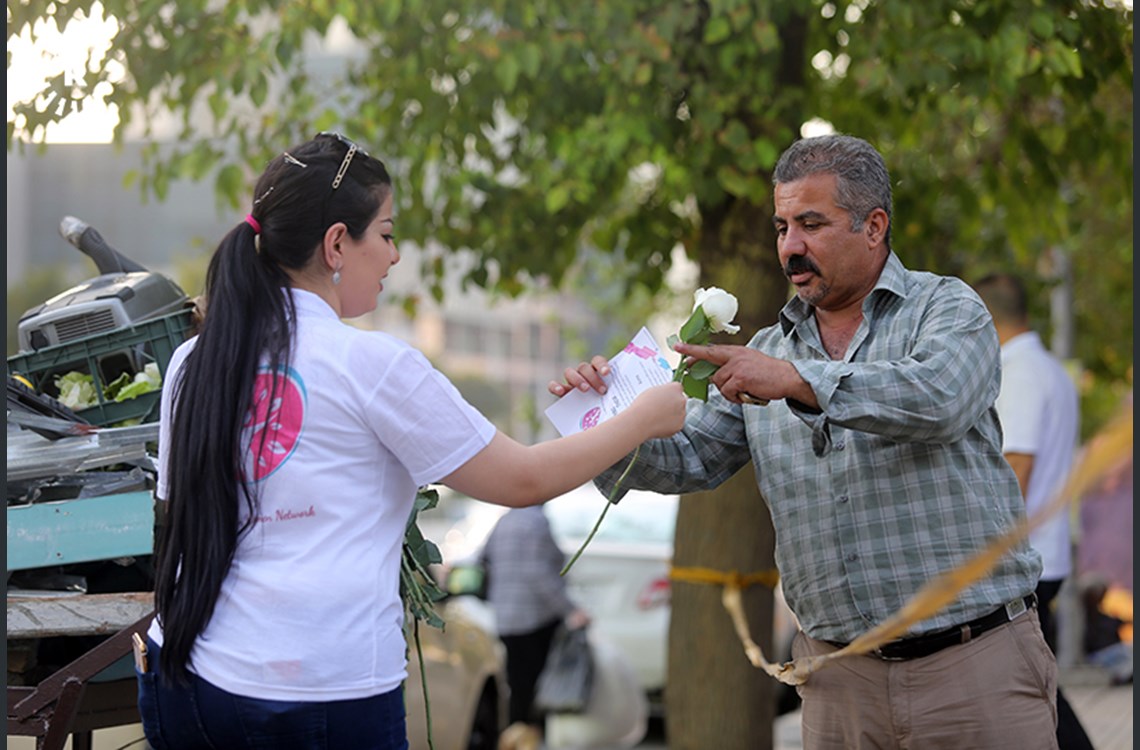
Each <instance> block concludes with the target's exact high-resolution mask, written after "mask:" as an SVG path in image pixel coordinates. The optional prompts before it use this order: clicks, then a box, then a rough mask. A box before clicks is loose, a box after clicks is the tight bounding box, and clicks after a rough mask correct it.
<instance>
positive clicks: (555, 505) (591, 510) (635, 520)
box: [546, 485, 678, 544]
mask: <svg viewBox="0 0 1140 750" xmlns="http://www.w3.org/2000/svg"><path fill="white" fill-rule="evenodd" d="M677 503H678V498H677V496H676V495H658V494H657V493H654V492H641V491H636V490H635V491H631V492H630V493H629V494H627V495H626V496H625V497H624V498H622V500H621V502H619V503H618V504H617V505H615V506H614V507H612V508H610V509H609V511H608V512H607V513H606V517H605V519H604V520H603V521H602V524H601V526H600V527H599V528H598V531H597V533H596V534H595V535H594V541H601V542H606V541H609V542H623V543H635V544H672V543H673V529H674V527H675V526H676V525H677ZM605 506H606V499H605V497H603V496H602V494H601V493H600V492H599V491H598V490H597V489H596V488H594V487H593V485H589V486H586V487H582V488H579V489H577V490H575V491H574V492H570V493H568V494H566V495H562V496H561V497H556V498H555V499H553V500H551V501H550V502H549V503H547V504H546V517H547V518H548V519H549V521H550V529H551V531H552V532H553V533H554V536H555V537H556V538H557V539H559V540H562V541H567V540H581V539H585V538H586V536H587V535H589V533H590V530H591V529H593V528H594V524H596V523H597V522H598V516H600V515H601V513H602V511H603V510H604V509H605Z"/></svg>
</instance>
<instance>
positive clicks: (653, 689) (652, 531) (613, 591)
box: [546, 485, 678, 714]
mask: <svg viewBox="0 0 1140 750" xmlns="http://www.w3.org/2000/svg"><path fill="white" fill-rule="evenodd" d="M607 504H608V501H607V500H606V498H605V497H604V496H603V495H602V493H601V492H599V491H598V489H597V488H596V487H594V486H593V485H586V486H584V487H580V488H578V489H576V490H574V491H573V492H569V493H567V494H565V495H562V496H561V497H557V498H555V499H554V500H551V501H550V502H549V503H547V505H546V517H547V519H548V520H549V521H550V529H551V532H552V533H553V534H554V538H555V540H556V541H557V542H558V544H559V546H560V547H562V550H563V552H565V554H566V558H567V560H570V559H571V558H572V557H573V556H574V555H575V554H576V553H577V552H578V550H579V549H580V548H581V547H582V544H583V542H585V540H586V538H587V537H588V536H589V534H590V532H591V530H592V529H593V528H594V527H595V525H597V524H598V518H599V517H600V516H601V514H602V512H603V511H605V512H606V515H605V518H604V519H602V521H601V525H599V526H598V527H597V531H596V532H595V534H594V537H593V539H591V540H590V543H589V545H588V546H587V547H586V548H585V550H584V551H583V552H582V555H581V556H580V557H579V558H578V559H577V560H576V561H575V562H574V564H573V566H572V567H571V568H570V571H569V573H568V574H567V581H568V584H569V588H570V595H571V597H572V598H573V599H574V601H575V602H577V603H578V604H579V605H580V606H581V607H583V608H584V609H585V610H586V611H587V612H589V613H590V616H591V618H592V620H593V623H592V626H591V627H594V628H597V629H598V631H599V632H600V633H602V634H603V635H604V636H605V637H606V638H608V639H609V640H610V641H611V642H613V643H614V644H615V645H616V646H617V647H618V648H619V649H620V650H621V651H622V652H624V653H625V655H626V657H627V658H628V659H629V661H630V663H631V665H632V666H633V669H634V671H635V672H636V674H637V678H638V681H639V682H640V683H641V686H642V688H643V689H644V690H645V693H646V695H647V697H648V698H649V702H650V707H651V711H652V712H653V713H654V714H660V713H661V710H662V707H663V697H664V691H665V680H666V675H667V670H666V657H667V654H668V650H669V598H670V583H669V566H670V564H671V562H672V558H673V530H674V527H675V526H676V523H677V505H678V498H677V496H676V495H659V494H657V493H654V492H644V491H640V490H632V491H630V492H629V493H627V494H626V496H625V497H624V498H622V500H621V502H620V503H618V504H617V505H612V506H610V507H609V508H608V510H607V508H606V506H607Z"/></svg>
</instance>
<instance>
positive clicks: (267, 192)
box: [253, 186, 273, 206]
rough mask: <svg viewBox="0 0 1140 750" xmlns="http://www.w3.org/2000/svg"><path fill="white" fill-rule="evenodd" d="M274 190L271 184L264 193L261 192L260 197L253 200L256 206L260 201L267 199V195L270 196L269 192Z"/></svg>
mask: <svg viewBox="0 0 1140 750" xmlns="http://www.w3.org/2000/svg"><path fill="white" fill-rule="evenodd" d="M272 192H273V186H270V188H269V189H268V190H266V191H265V192H264V193H262V194H261V197H260V198H258V199H257V200H255V201H254V202H253V205H255V206H256V205H257V204H258V203H261V202H262V201H263V200H265V199H266V198H267V197H269V194H270V193H272Z"/></svg>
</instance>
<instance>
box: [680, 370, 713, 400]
mask: <svg viewBox="0 0 1140 750" xmlns="http://www.w3.org/2000/svg"><path fill="white" fill-rule="evenodd" d="M681 389H682V390H683V391H684V392H685V395H686V396H688V397H689V398H699V399H700V400H701V401H708V400H709V381H708V380H707V379H704V380H702V379H700V378H694V377H693V376H691V375H689V374H688V373H685V375H684V377H682V378H681Z"/></svg>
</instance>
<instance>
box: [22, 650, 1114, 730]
mask: <svg viewBox="0 0 1140 750" xmlns="http://www.w3.org/2000/svg"><path fill="white" fill-rule="evenodd" d="M1061 684H1062V687H1063V688H1064V690H1065V695H1066V696H1067V697H1068V699H1069V703H1070V704H1072V706H1073V710H1074V711H1075V712H1076V713H1077V716H1078V717H1080V719H1081V723H1082V724H1083V725H1084V727H1085V731H1086V732H1088V734H1089V737H1090V739H1092V743H1093V747H1094V748H1095V749H1096V750H1132V686H1131V685H1124V686H1121V687H1111V686H1109V685H1108V682H1107V680H1106V679H1105V677H1104V675H1103V673H1100V672H1099V671H1097V670H1091V669H1090V670H1084V669H1078V670H1069V671H1067V672H1065V673H1062V675H1061ZM773 730H774V731H773V734H774V737H773V739H774V742H773V748H774V750H797V749H798V748H802V744H801V743H800V736H799V713H798V712H793V713H790V714H785V715H784V716H781V717H779V718H778V719H777V721H776V725H775V727H774V728H773ZM141 737H142V732H141V731H140V728H139V726H138V725H132V726H127V727H118V728H116V729H104V730H100V731H98V732H96V733H95V736H94V740H95V741H94V743H93V744H94V750H127V749H130V750H145V748H146V744H145V742H144V741H143V740H142V739H141ZM34 747H35V742H34V740H32V739H31V738H30V737H10V738H8V745H7V750H31V748H34ZM68 747H70V742H69V744H68ZM667 747H668V744H667V742H666V740H665V737H664V733H663V731H662V729H661V727H660V725H659V724H651V727H650V732H649V734H648V735H647V736H646V738H645V739H644V740H643V741H642V742H641V743H640V744H638V745H637V749H638V750H666V749H667ZM592 750H620V749H619V748H593V749H592Z"/></svg>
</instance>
